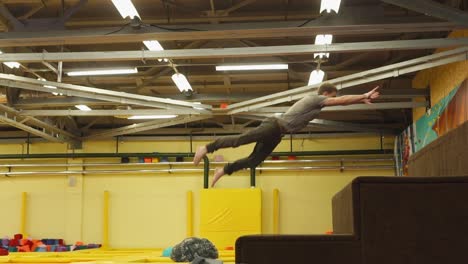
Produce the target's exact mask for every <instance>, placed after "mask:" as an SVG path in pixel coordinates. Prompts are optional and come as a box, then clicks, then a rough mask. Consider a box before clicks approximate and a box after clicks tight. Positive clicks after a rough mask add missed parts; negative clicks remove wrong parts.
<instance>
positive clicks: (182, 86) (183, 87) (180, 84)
mask: <svg viewBox="0 0 468 264" xmlns="http://www.w3.org/2000/svg"><path fill="white" fill-rule="evenodd" d="M172 80H173V81H174V83H175V84H176V85H177V88H179V91H180V92H185V91H192V90H193V89H192V86H191V85H190V83H189V82H188V80H187V78H185V76H184V75H183V74H182V73H174V75H172Z"/></svg>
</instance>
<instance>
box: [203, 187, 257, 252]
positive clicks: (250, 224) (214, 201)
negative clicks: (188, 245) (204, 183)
mask: <svg viewBox="0 0 468 264" xmlns="http://www.w3.org/2000/svg"><path fill="white" fill-rule="evenodd" d="M261 232H262V192H261V190H260V189H256V188H250V189H203V190H202V191H201V204H200V234H201V237H204V238H207V239H209V240H210V241H211V242H213V243H214V244H215V245H216V247H217V248H218V249H221V250H222V249H224V248H226V247H229V246H235V242H236V239H237V238H238V237H240V236H243V235H251V234H261Z"/></svg>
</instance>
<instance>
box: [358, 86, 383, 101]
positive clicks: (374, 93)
mask: <svg viewBox="0 0 468 264" xmlns="http://www.w3.org/2000/svg"><path fill="white" fill-rule="evenodd" d="M377 89H379V86H377V87H375V88H374V89H372V90H370V91H369V92H367V93H365V94H364V95H365V96H366V98H365V99H364V100H362V102H364V103H366V104H372V100H373V99H377V98H378V97H379V96H380V93H379V92H378V91H377Z"/></svg>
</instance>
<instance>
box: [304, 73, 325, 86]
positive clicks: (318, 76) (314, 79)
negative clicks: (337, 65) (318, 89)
mask: <svg viewBox="0 0 468 264" xmlns="http://www.w3.org/2000/svg"><path fill="white" fill-rule="evenodd" d="M324 77H325V72H324V71H322V70H313V71H312V72H311V73H310V78H309V83H308V84H307V85H314V84H317V83H321V82H322V81H323V78H324Z"/></svg>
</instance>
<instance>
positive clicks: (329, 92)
mask: <svg viewBox="0 0 468 264" xmlns="http://www.w3.org/2000/svg"><path fill="white" fill-rule="evenodd" d="M317 93H318V94H319V95H324V96H327V97H336V94H337V93H338V89H336V86H335V85H333V84H331V83H327V82H326V83H322V85H320V87H319V89H318V91H317Z"/></svg>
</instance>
